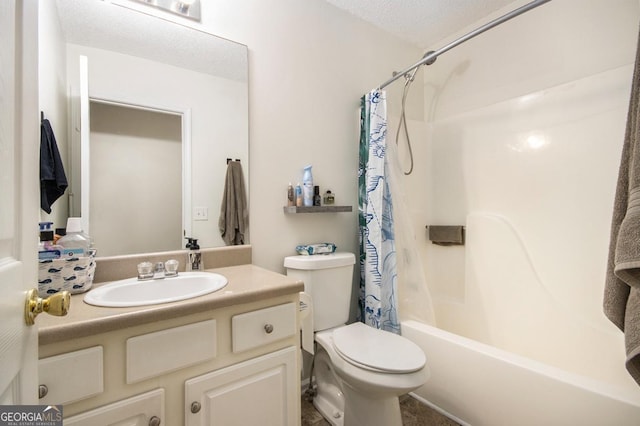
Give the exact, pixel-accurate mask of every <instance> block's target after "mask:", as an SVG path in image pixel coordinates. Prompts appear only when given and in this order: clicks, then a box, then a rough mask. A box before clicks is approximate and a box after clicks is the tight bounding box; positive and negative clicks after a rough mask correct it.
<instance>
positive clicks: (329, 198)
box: [324, 190, 335, 205]
mask: <svg viewBox="0 0 640 426" xmlns="http://www.w3.org/2000/svg"><path fill="white" fill-rule="evenodd" d="M334 202H335V197H334V196H333V194H332V193H331V190H327V192H325V193H324V203H325V204H327V205H329V204H333V203H334Z"/></svg>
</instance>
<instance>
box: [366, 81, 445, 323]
mask: <svg viewBox="0 0 640 426" xmlns="http://www.w3.org/2000/svg"><path fill="white" fill-rule="evenodd" d="M386 136H387V106H386V94H385V92H384V91H381V90H374V91H372V92H370V93H368V94H367V95H365V96H363V97H362V99H361V107H360V155H359V156H360V160H359V168H358V189H359V196H358V199H359V203H358V207H359V231H360V232H359V237H360V258H359V260H360V294H359V298H358V302H359V308H360V310H359V320H360V321H362V322H364V323H365V324H368V325H371V326H373V327H376V328H381V329H383V330H387V331H391V332H394V333H400V322H401V321H404V320H408V319H411V320H415V321H419V322H422V323H426V324H430V325H434V326H435V325H436V321H435V315H434V309H433V303H432V299H431V293H430V292H429V289H428V287H427V281H426V278H425V275H424V268H423V265H422V260H421V256H420V253H419V251H418V242H417V240H416V234H415V232H414V228H413V226H412V224H411V217H410V214H409V212H408V207H407V205H408V204H407V202H406V195H405V192H404V189H403V185H402V182H403V178H404V176H403V172H402V167H401V165H400V160H399V155H398V147H397V146H396V145H395V144H394V143H390V144H388V145H387V143H386Z"/></svg>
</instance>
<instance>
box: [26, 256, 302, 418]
mask: <svg viewBox="0 0 640 426" xmlns="http://www.w3.org/2000/svg"><path fill="white" fill-rule="evenodd" d="M99 266H100V265H99ZM212 271H214V272H217V273H220V274H222V275H224V276H225V277H227V279H228V280H229V283H228V284H227V286H226V287H225V288H224V289H222V290H219V291H218V292H215V293H212V294H208V295H205V296H201V297H198V298H194V299H189V300H184V301H181V302H174V303H167V304H162V305H153V306H146V307H137V308H103V307H95V306H90V305H87V304H85V303H84V302H83V301H82V298H83V295H75V296H72V301H71V309H70V311H69V315H68V316H67V317H62V318H57V317H47V318H44V317H43V318H39V319H38V321H39V325H40V332H39V336H40V361H39V362H40V365H39V374H40V385H41V386H40V394H41V399H40V404H63V405H64V418H65V425H101V424H116V425H121V424H122V425H124V424H126V425H145V426H146V425H160V424H162V425H172V426H174V425H182V424H184V425H188V426H192V425H224V426H229V425H251V424H260V425H274V426H280V425H298V424H299V423H300V396H299V395H300V368H299V333H298V330H299V328H298V319H297V317H298V293H299V292H300V291H302V289H303V285H302V283H301V282H299V281H295V280H294V279H292V278H289V277H286V276H284V275H281V274H277V273H274V272H271V271H267V270H265V269H262V268H259V267H256V266H253V265H250V264H246V265H238V266H231V267H223V268H216V269H214V270H212ZM40 319H42V321H40Z"/></svg>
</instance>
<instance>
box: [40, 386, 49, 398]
mask: <svg viewBox="0 0 640 426" xmlns="http://www.w3.org/2000/svg"><path fill="white" fill-rule="evenodd" d="M48 393H49V388H48V387H47V385H40V386H38V398H40V399H42V398H44V397H45V396H47V394H48Z"/></svg>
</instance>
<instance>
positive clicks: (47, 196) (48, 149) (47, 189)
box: [40, 118, 68, 213]
mask: <svg viewBox="0 0 640 426" xmlns="http://www.w3.org/2000/svg"><path fill="white" fill-rule="evenodd" d="M67 185H68V184H67V176H66V175H65V173H64V166H63V165H62V159H61V158H60V152H59V151H58V144H57V143H56V137H55V136H54V134H53V129H52V128H51V123H49V120H47V119H46V118H43V119H42V121H41V123H40V207H41V208H42V210H44V211H45V212H47V213H51V205H52V204H53V203H54V202H55V201H56V200H57V199H58V198H60V197H61V196H62V194H64V191H65V190H66V189H67Z"/></svg>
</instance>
